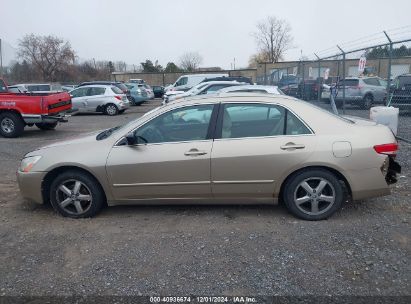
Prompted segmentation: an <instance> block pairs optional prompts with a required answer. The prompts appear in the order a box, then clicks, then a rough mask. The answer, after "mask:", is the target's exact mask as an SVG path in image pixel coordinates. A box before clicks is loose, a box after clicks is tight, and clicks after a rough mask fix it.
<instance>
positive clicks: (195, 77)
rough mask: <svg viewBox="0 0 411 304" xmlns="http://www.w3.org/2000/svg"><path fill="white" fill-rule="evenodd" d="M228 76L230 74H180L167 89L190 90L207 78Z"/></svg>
mask: <svg viewBox="0 0 411 304" xmlns="http://www.w3.org/2000/svg"><path fill="white" fill-rule="evenodd" d="M215 77H228V74H190V75H183V76H180V77H179V78H178V79H177V80H176V82H174V83H173V84H172V85H170V86H166V88H165V90H166V91H184V92H186V91H188V90H190V89H191V88H192V87H194V86H195V85H197V84H199V83H201V82H202V81H204V80H205V79H207V78H215Z"/></svg>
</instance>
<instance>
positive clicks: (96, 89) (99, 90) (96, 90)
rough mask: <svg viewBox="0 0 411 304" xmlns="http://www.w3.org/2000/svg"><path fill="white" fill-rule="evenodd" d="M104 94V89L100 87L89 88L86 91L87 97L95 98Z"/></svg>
mask: <svg viewBox="0 0 411 304" xmlns="http://www.w3.org/2000/svg"><path fill="white" fill-rule="evenodd" d="M105 92H106V89H105V88H100V87H92V88H90V90H89V91H88V94H87V95H88V96H96V95H104V93H105Z"/></svg>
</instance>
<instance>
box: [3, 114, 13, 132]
mask: <svg viewBox="0 0 411 304" xmlns="http://www.w3.org/2000/svg"><path fill="white" fill-rule="evenodd" d="M1 129H2V131H3V132H4V133H13V131H14V122H13V120H11V119H10V118H7V117H5V118H3V120H2V121H1Z"/></svg>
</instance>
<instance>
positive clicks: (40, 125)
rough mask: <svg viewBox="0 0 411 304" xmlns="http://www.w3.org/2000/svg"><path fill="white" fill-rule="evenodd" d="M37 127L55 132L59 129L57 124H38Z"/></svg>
mask: <svg viewBox="0 0 411 304" xmlns="http://www.w3.org/2000/svg"><path fill="white" fill-rule="evenodd" d="M36 127H37V128H39V129H40V130H54V129H55V128H56V127H57V122H52V123H44V122H43V123H36Z"/></svg>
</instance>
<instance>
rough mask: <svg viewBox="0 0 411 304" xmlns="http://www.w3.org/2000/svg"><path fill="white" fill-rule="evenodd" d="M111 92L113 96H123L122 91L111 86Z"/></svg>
mask: <svg viewBox="0 0 411 304" xmlns="http://www.w3.org/2000/svg"><path fill="white" fill-rule="evenodd" d="M111 90H112V91H113V93H114V94H123V91H122V90H120V89H119V88H117V87H115V86H112V87H111Z"/></svg>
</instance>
